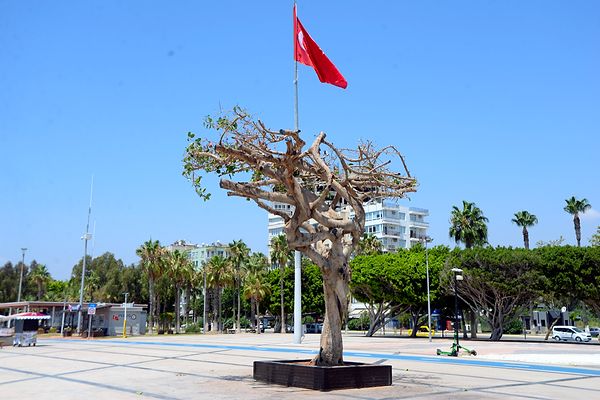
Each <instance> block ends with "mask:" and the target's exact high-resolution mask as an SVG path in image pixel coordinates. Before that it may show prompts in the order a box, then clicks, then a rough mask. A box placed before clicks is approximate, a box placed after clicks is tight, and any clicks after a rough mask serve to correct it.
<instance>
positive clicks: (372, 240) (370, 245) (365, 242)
mask: <svg viewBox="0 0 600 400" xmlns="http://www.w3.org/2000/svg"><path fill="white" fill-rule="evenodd" d="M382 248H383V245H382V244H381V241H380V240H379V239H378V238H377V237H376V236H375V235H368V234H366V233H365V234H364V235H363V237H362V238H361V239H360V241H359V242H358V251H357V254H358V255H366V256H370V255H376V254H381V250H382Z"/></svg>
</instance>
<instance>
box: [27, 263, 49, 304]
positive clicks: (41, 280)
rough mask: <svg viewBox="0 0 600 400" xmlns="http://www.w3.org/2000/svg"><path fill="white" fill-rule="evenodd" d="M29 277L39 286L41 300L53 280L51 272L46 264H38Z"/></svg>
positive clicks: (38, 294)
mask: <svg viewBox="0 0 600 400" xmlns="http://www.w3.org/2000/svg"><path fill="white" fill-rule="evenodd" d="M29 279H31V280H32V281H33V283H35V285H36V286H37V299H38V300H41V299H42V296H43V295H44V290H45V289H46V285H47V284H48V283H49V282H50V281H51V280H52V277H51V276H50V272H48V269H47V268H46V266H45V265H44V264H37V265H36V266H35V267H34V268H33V269H32V270H31V272H30V273H29Z"/></svg>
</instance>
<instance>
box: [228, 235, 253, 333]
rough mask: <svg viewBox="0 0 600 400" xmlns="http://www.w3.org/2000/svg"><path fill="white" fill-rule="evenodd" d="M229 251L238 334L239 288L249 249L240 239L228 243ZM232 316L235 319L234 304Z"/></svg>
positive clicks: (239, 330)
mask: <svg viewBox="0 0 600 400" xmlns="http://www.w3.org/2000/svg"><path fill="white" fill-rule="evenodd" d="M229 251H230V256H229V258H230V259H231V263H232V264H233V284H234V286H235V290H236V292H237V318H236V325H235V326H236V328H237V332H238V333H240V332H241V329H240V308H241V301H240V297H241V295H240V286H241V281H242V277H243V275H244V271H243V268H244V266H245V265H246V263H247V262H248V258H249V257H250V248H249V247H248V246H246V243H244V242H243V241H242V240H241V239H240V240H234V241H233V242H231V243H229ZM234 301H235V299H234ZM233 310H234V311H233V314H234V318H235V304H234V307H233Z"/></svg>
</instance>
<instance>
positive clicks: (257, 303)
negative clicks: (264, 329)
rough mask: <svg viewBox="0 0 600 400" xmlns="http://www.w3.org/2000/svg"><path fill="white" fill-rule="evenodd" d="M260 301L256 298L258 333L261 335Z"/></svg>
mask: <svg viewBox="0 0 600 400" xmlns="http://www.w3.org/2000/svg"><path fill="white" fill-rule="evenodd" d="M259 306H260V302H259V301H258V300H256V333H257V334H258V335H260V311H259Z"/></svg>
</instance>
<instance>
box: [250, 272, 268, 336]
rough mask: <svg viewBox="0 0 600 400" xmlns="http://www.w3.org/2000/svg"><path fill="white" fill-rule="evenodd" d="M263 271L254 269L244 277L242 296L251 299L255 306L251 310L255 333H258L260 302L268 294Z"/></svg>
mask: <svg viewBox="0 0 600 400" xmlns="http://www.w3.org/2000/svg"><path fill="white" fill-rule="evenodd" d="M264 274H265V271H264V270H262V271H261V270H254V271H252V272H250V273H249V274H248V275H246V277H245V278H244V297H245V298H247V299H249V300H250V301H251V304H253V305H254V306H255V307H256V308H255V309H253V310H252V313H253V314H254V315H255V318H256V319H255V320H254V321H253V322H252V324H253V326H254V327H255V328H256V333H259V334H260V322H259V318H260V302H261V301H262V300H263V299H264V298H266V297H267V296H268V295H269V292H270V288H269V285H268V284H267V283H266V282H265V275H264Z"/></svg>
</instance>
